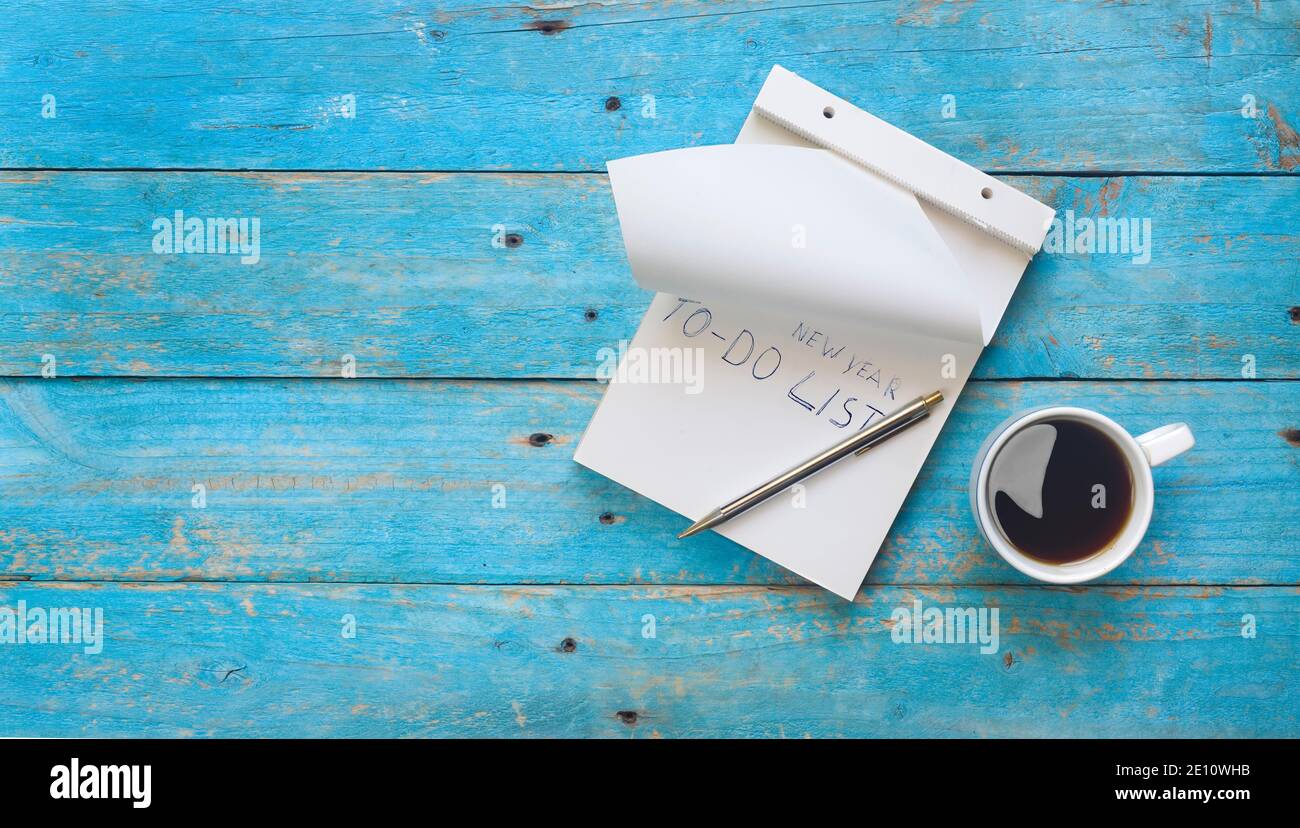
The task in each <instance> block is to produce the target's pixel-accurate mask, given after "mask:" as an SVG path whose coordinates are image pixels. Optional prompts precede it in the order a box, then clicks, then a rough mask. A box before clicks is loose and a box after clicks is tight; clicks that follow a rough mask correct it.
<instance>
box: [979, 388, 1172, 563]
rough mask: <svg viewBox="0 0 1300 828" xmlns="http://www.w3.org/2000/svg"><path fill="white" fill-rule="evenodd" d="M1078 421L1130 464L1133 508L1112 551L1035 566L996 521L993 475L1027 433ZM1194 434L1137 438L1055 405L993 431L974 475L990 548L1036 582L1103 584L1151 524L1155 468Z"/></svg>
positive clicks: (1089, 414) (1163, 432)
mask: <svg viewBox="0 0 1300 828" xmlns="http://www.w3.org/2000/svg"><path fill="white" fill-rule="evenodd" d="M1060 419H1067V420H1077V421H1079V422H1082V423H1086V424H1088V425H1091V426H1093V427H1094V428H1096V429H1098V430H1100V431H1101V432H1102V433H1103V434H1105V435H1107V436H1108V437H1110V438H1111V440H1112V441H1114V443H1115V445H1116V446H1118V447H1119V449H1120V450H1121V452H1122V453H1123V455H1124V459H1125V460H1126V461H1127V462H1128V466H1129V472H1130V474H1131V475H1132V480H1133V503H1132V509H1131V510H1130V512H1129V518H1128V522H1127V523H1126V524H1125V525H1124V528H1123V529H1121V530H1120V532H1119V534H1118V535H1116V536H1115V539H1114V540H1113V541H1111V543H1110V545H1108V546H1107V547H1106V548H1104V549H1102V550H1101V551H1100V552H1098V553H1096V554H1095V555H1092V556H1090V557H1087V558H1084V559H1083V560H1080V561H1074V562H1072V563H1066V564H1053V563H1047V562H1045V561H1040V560H1036V559H1034V558H1031V557H1029V556H1028V555H1026V554H1025V553H1023V552H1021V551H1020V550H1019V549H1016V547H1015V546H1013V545H1012V544H1011V542H1010V541H1008V540H1007V539H1006V537H1005V536H1004V535H1003V534H1002V531H1001V530H1000V529H999V528H998V524H997V521H996V520H995V519H994V517H993V508H992V498H991V497H990V496H989V471H990V469H991V468H992V466H993V460H994V458H996V457H997V456H998V451H999V450H1001V448H1002V447H1003V446H1004V445H1006V443H1007V441H1008V440H1010V439H1011V438H1012V437H1013V436H1014V435H1015V434H1017V433H1019V432H1020V431H1021V430H1022V429H1024V428H1026V427H1028V426H1031V425H1033V424H1034V423H1040V422H1042V421H1044V420H1060ZM1195 442H1196V440H1195V438H1193V437H1192V430H1191V429H1190V428H1188V427H1187V425H1186V424H1185V423H1174V424H1173V425H1167V426H1163V427H1161V428H1157V429H1156V430H1154V431H1148V432H1147V433H1146V434H1143V435H1141V436H1140V437H1133V436H1132V435H1130V434H1129V433H1128V432H1127V431H1125V430H1124V429H1123V428H1121V427H1120V426H1119V424H1118V423H1116V422H1115V421H1114V420H1111V419H1110V418H1109V417H1104V416H1102V415H1101V414H1098V413H1097V412H1096V411H1089V410H1088V409H1086V408H1073V407H1070V406H1062V405H1053V406H1045V407H1042V408H1034V409H1031V410H1029V411H1026V412H1023V413H1021V414H1017V415H1015V416H1014V417H1011V418H1010V419H1008V420H1006V421H1005V422H1003V423H1002V425H1000V426H998V427H997V428H996V429H994V430H993V433H992V434H990V435H989V436H988V439H987V440H985V441H984V445H983V446H981V447H980V450H979V454H977V455H976V457H975V466H974V468H973V469H972V471H971V489H970V498H971V509H972V510H973V511H974V513H975V522H976V524H978V525H979V529H980V533H981V534H983V535H984V539H985V540H987V541H988V542H989V545H990V546H992V547H993V548H994V549H996V550H997V551H998V554H999V555H1001V556H1002V558H1003V560H1005V561H1006V562H1007V563H1009V564H1011V565H1012V566H1014V567H1015V568H1016V569H1018V570H1020V571H1021V572H1023V573H1025V574H1026V575H1028V576H1029V577H1031V578H1037V579H1038V580H1040V581H1047V582H1048V583H1053V584H1077V583H1082V582H1083V581H1091V580H1092V579H1093V578H1100V577H1101V576H1102V575H1105V574H1106V573H1107V572H1110V571H1111V570H1112V569H1114V568H1115V567H1117V566H1119V565H1120V564H1122V563H1124V561H1126V560H1127V559H1128V556H1129V555H1132V554H1133V550H1135V549H1137V547H1138V544H1139V543H1141V541H1142V536H1143V535H1145V534H1146V531H1147V527H1148V526H1149V525H1150V524H1151V510H1152V506H1153V504H1154V501H1155V488H1154V486H1153V485H1152V482H1151V467H1152V466H1158V465H1160V464H1161V463H1163V462H1165V461H1166V460H1170V459H1172V458H1174V457H1177V456H1178V455H1180V454H1182V453H1183V452H1185V451H1187V450H1188V449H1189V448H1191V447H1192V446H1193V445H1194V444H1195Z"/></svg>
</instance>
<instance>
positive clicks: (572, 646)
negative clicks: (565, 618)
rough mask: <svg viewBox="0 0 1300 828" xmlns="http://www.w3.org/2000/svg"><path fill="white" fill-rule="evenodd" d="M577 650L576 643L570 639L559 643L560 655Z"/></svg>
mask: <svg viewBox="0 0 1300 828" xmlns="http://www.w3.org/2000/svg"><path fill="white" fill-rule="evenodd" d="M577 649H578V642H576V641H574V640H573V639H572V638H566V639H564V640H563V641H561V642H560V652H562V653H571V652H573V651H575V650H577Z"/></svg>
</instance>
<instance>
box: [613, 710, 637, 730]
mask: <svg viewBox="0 0 1300 828" xmlns="http://www.w3.org/2000/svg"><path fill="white" fill-rule="evenodd" d="M614 715H615V716H617V717H618V720H619V721H620V722H622V723H623V724H625V725H627V726H628V727H635V726H636V719H637V716H636V711H635V710H620V711H618V712H617V713H615V714H614Z"/></svg>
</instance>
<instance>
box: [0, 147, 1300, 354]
mask: <svg viewBox="0 0 1300 828" xmlns="http://www.w3.org/2000/svg"><path fill="white" fill-rule="evenodd" d="M1011 181H1012V182H1013V183H1015V184H1016V185H1018V186H1021V187H1024V188H1026V189H1027V190H1029V191H1030V192H1032V193H1033V194H1035V195H1036V196H1038V197H1040V198H1042V199H1044V200H1045V201H1047V202H1048V203H1051V204H1053V205H1054V206H1056V207H1057V208H1058V210H1059V211H1060V215H1061V216H1062V218H1063V219H1064V218H1068V216H1069V215H1070V214H1071V213H1072V214H1073V215H1074V216H1076V218H1078V219H1082V218H1084V217H1089V218H1091V219H1097V218H1107V219H1116V218H1118V219H1122V220H1126V221H1130V222H1131V221H1137V222H1139V225H1138V226H1139V228H1141V227H1143V226H1145V225H1143V224H1142V223H1143V222H1149V227H1150V230H1149V235H1147V233H1146V232H1142V235H1143V237H1144V238H1149V239H1150V247H1149V256H1150V261H1149V262H1148V263H1146V264H1135V263H1134V260H1135V259H1137V260H1138V261H1141V260H1142V259H1143V255H1142V253H1141V252H1140V251H1139V250H1137V249H1136V248H1135V246H1134V245H1133V244H1130V249H1129V251H1128V252H1127V253H1125V254H1112V253H1105V254H1098V253H1094V254H1092V255H1086V254H1078V253H1062V252H1056V253H1052V252H1044V253H1040V254H1039V256H1038V258H1037V259H1036V260H1035V262H1034V263H1033V264H1032V265H1031V267H1030V269H1029V272H1028V273H1027V274H1026V276H1025V278H1024V281H1023V283H1022V284H1021V287H1020V290H1019V292H1018V293H1017V295H1016V297H1015V299H1014V300H1013V302H1012V304H1011V307H1010V309H1009V310H1008V312H1007V314H1006V318H1005V319H1004V320H1003V323H1002V325H1001V327H1000V329H999V334H998V336H997V338H996V339H995V340H994V343H993V345H992V347H991V348H990V349H989V350H988V352H987V353H986V355H985V357H984V359H983V360H981V362H980V364H979V366H978V367H977V369H976V376H979V377H986V378H1009V377H1010V378H1014V377H1052V376H1076V377H1106V378H1110V377H1136V378H1158V377H1174V378H1184V377H1233V378H1240V377H1241V376H1242V375H1243V373H1242V372H1243V368H1244V367H1245V363H1244V362H1243V360H1245V361H1248V362H1249V363H1250V365H1252V366H1253V368H1254V370H1255V372H1256V375H1257V376H1259V377H1261V378H1268V377H1297V376H1300V360H1297V359H1296V355H1297V353H1300V324H1297V321H1298V320H1300V307H1298V306H1300V243H1298V241H1297V240H1298V238H1300V230H1298V228H1297V218H1296V211H1295V209H1294V208H1295V205H1296V204H1297V202H1298V201H1300V181H1296V180H1294V179H1282V178H1250V179H1239V178H1218V177H1214V178H1203V177H1193V178H1181V177H1156V178H1116V179H1104V178H1075V179H1061V178H1012V179H1011ZM0 193H3V194H4V197H3V198H0V202H2V203H4V204H5V207H4V208H3V212H0V312H3V314H4V317H3V318H4V322H5V324H4V325H3V326H2V327H0V373H4V374H9V375H28V376H34V375H38V374H39V373H40V372H41V368H42V361H41V360H42V355H44V354H50V355H51V356H52V357H53V358H54V359H56V360H57V369H58V373H59V374H60V375H61V376H72V375H100V376H102V375H133V376H166V375H170V376H184V375H191V376H193V375H197V376H334V377H337V376H339V373H340V367H341V360H342V359H343V357H344V355H345V354H351V355H353V356H354V357H355V359H356V371H357V374H358V375H359V376H384V377H395V376H453V377H460V376H468V377H475V376H511V377H521V376H523V377H590V376H592V375H593V372H594V370H595V368H596V366H597V365H598V364H599V357H598V354H599V352H600V350H601V348H603V347H607V346H613V345H616V344H617V342H618V341H619V339H621V338H628V337H630V336H631V334H632V332H633V331H634V330H635V329H636V325H637V322H638V321H639V319H640V316H641V314H642V313H643V312H644V309H645V307H646V305H647V304H648V301H649V295H648V294H646V293H645V292H643V291H641V290H640V289H639V288H637V287H636V285H635V283H634V282H633V281H632V278H631V275H630V273H629V272H628V268H627V263H626V259H625V257H624V253H623V248H622V241H621V238H620V235H619V230H618V225H617V219H616V216H615V211H614V206H613V203H612V199H611V198H610V194H609V189H608V183H607V181H606V179H605V178H604V177H603V176H596V175H495V174H479V175H464V174H462V175H432V174H430V175H418V174H411V175H405V174H393V175H356V174H317V173H312V174H166V173H8V174H5V175H3V176H0ZM176 210H183V211H184V212H185V215H187V216H190V217H199V218H218V217H237V216H238V217H244V218H249V219H252V218H256V219H258V222H259V224H258V227H259V230H258V258H259V260H258V262H257V263H256V264H248V265H245V264H241V263H240V257H239V256H236V255H222V254H206V255H201V254H192V253H191V254H183V255H158V254H155V253H154V252H153V249H152V242H153V239H154V236H155V235H156V231H155V229H154V227H153V224H154V220H155V219H157V218H160V217H161V218H167V219H172V218H174V214H175V211H176ZM494 228H495V230H494ZM250 229H251V225H250ZM507 234H517V235H518V236H519V239H518V240H519V241H521V244H519V245H518V246H514V247H508V246H507V247H493V239H494V237H497V238H499V239H500V238H504V237H505V236H506V235H507ZM514 241H516V240H514V239H512V240H511V242H512V243H513V242H514ZM1108 244H1109V242H1108ZM1057 249H1059V248H1057ZM593 314H594V318H591V317H592V315H593Z"/></svg>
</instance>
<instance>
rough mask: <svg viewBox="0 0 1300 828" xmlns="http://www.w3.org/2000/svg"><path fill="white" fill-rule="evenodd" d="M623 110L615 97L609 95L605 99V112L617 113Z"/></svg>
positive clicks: (621, 103) (621, 104)
mask: <svg viewBox="0 0 1300 828" xmlns="http://www.w3.org/2000/svg"><path fill="white" fill-rule="evenodd" d="M622 108H623V102H622V101H620V100H619V99H618V96H617V95H610V96H609V97H608V98H606V99H605V111H606V112H617V111H618V110H620V109H622Z"/></svg>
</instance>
